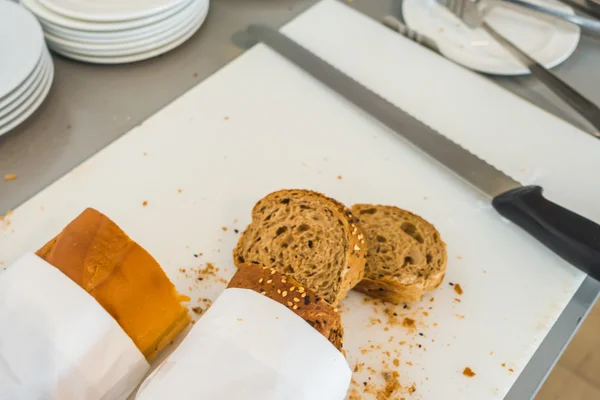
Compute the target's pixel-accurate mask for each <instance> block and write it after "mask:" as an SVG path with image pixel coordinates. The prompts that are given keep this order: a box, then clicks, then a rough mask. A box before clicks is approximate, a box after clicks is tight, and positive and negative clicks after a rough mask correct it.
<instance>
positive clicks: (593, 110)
mask: <svg viewBox="0 0 600 400" xmlns="http://www.w3.org/2000/svg"><path fill="white" fill-rule="evenodd" d="M437 1H438V3H439V4H441V5H443V6H444V7H446V8H448V10H450V12H452V13H453V14H455V15H456V16H457V17H458V18H460V19H461V20H462V21H463V22H464V23H465V24H466V25H467V26H469V27H470V28H477V27H481V28H482V29H484V30H485V31H486V32H487V33H488V34H489V35H490V36H491V37H492V38H494V39H495V40H496V41H497V42H498V43H500V44H501V45H502V46H503V47H504V48H506V49H507V50H508V51H509V52H510V53H511V54H512V55H513V56H514V57H515V58H516V59H518V60H519V61H520V62H521V63H522V64H524V65H525V66H526V67H527V68H529V70H530V71H531V73H532V74H533V75H534V76H535V77H536V78H538V79H539V80H540V81H541V82H542V83H543V84H545V85H546V86H547V87H548V89H550V90H552V91H553V92H554V93H555V94H556V95H558V96H559V97H560V98H561V99H563V100H564V101H565V102H566V103H567V104H568V105H569V106H570V107H572V108H573V109H574V110H575V111H577V112H578V113H579V114H580V115H581V116H582V117H583V118H585V120H586V121H588V122H589V123H590V124H591V125H592V126H593V127H594V128H595V130H594V132H590V134H591V135H592V136H594V137H596V138H600V109H599V108H598V107H597V106H596V105H595V104H594V103H592V102H591V101H590V100H588V99H586V98H585V97H583V96H582V95H581V94H579V92H577V91H576V90H575V89H573V88H572V87H571V86H569V85H568V84H567V83H566V82H564V81H563V80H562V79H560V78H559V77H557V76H556V75H554V74H553V73H552V72H550V71H548V70H547V69H546V68H544V66H542V65H541V64H540V63H538V62H537V61H535V60H534V59H533V58H531V57H530V56H529V55H527V53H525V52H524V51H522V50H521V49H519V48H518V47H517V46H516V45H515V44H514V43H512V42H511V41H509V40H508V39H506V38H505V37H504V36H502V35H501V34H500V33H498V32H497V31H496V30H495V29H494V28H492V27H491V26H490V25H489V24H488V23H487V22H485V19H484V18H485V13H486V9H485V8H482V7H480V4H479V1H477V0H475V1H473V0H437Z"/></svg>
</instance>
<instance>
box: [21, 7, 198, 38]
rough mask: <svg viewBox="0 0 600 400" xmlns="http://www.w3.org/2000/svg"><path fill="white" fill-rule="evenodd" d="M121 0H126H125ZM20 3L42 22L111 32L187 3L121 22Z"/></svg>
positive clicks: (163, 15)
mask: <svg viewBox="0 0 600 400" xmlns="http://www.w3.org/2000/svg"><path fill="white" fill-rule="evenodd" d="M123 1H124V2H126V0H123ZM21 4H22V5H24V6H25V7H26V8H28V9H29V10H30V11H31V12H32V13H34V14H35V15H36V16H37V17H38V18H39V19H40V21H41V22H42V24H45V23H52V24H54V25H59V26H61V27H65V28H72V29H76V30H82V31H91V32H113V31H118V30H123V29H132V28H138V27H141V26H146V25H151V24H154V23H156V22H158V21H162V20H163V19H165V18H168V17H170V16H171V15H173V14H175V13H177V12H179V11H180V10H181V9H182V8H183V7H185V6H186V4H188V3H187V2H186V1H181V2H180V3H178V4H177V5H175V6H174V7H171V8H169V9H167V10H165V11H163V12H161V13H158V14H153V15H150V16H147V17H143V18H138V19H132V20H128V21H121V22H91V21H83V20H79V19H73V18H69V17H66V16H64V15H61V14H57V13H55V12H54V11H52V10H50V9H48V8H47V7H45V6H43V5H42V4H41V3H40V2H39V0H21Z"/></svg>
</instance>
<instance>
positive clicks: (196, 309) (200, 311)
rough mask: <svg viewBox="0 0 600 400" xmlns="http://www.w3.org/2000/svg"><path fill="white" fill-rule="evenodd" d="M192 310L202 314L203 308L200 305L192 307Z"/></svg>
mask: <svg viewBox="0 0 600 400" xmlns="http://www.w3.org/2000/svg"><path fill="white" fill-rule="evenodd" d="M192 311H193V312H194V313H196V314H198V315H202V314H204V309H203V308H202V307H192Z"/></svg>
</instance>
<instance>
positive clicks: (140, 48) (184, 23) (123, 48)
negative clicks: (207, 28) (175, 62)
mask: <svg viewBox="0 0 600 400" xmlns="http://www.w3.org/2000/svg"><path fill="white" fill-rule="evenodd" d="M193 5H194V7H193V9H191V10H189V12H188V13H187V15H184V17H185V18H184V19H183V20H181V21H178V23H176V24H175V25H174V26H172V27H170V28H168V29H166V30H164V31H163V32H160V31H158V32H155V33H154V34H153V35H151V36H150V37H148V38H143V39H141V40H134V41H122V42H119V43H112V44H104V43H89V42H86V41H75V40H67V39H63V38H61V37H58V36H55V35H52V34H50V33H48V32H46V40H47V41H48V44H49V45H50V46H60V47H61V48H63V49H65V50H68V51H72V52H76V53H81V54H88V55H96V56H103V55H108V56H121V55H128V54H135V53H140V52H144V51H148V50H151V49H154V48H156V47H160V46H162V45H164V44H167V43H169V42H172V41H173V40H174V39H176V38H178V37H179V36H181V35H182V34H184V33H185V32H187V31H188V30H189V28H190V27H191V26H192V25H194V24H195V23H196V22H197V21H198V18H199V17H200V16H201V15H202V13H203V12H204V11H205V9H206V7H207V5H206V3H205V2H204V0H197V1H194V4H193Z"/></svg>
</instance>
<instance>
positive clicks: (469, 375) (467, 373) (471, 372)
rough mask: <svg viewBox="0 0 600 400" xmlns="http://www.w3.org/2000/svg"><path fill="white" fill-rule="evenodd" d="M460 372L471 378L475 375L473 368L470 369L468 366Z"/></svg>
mask: <svg viewBox="0 0 600 400" xmlns="http://www.w3.org/2000/svg"><path fill="white" fill-rule="evenodd" d="M462 373H463V375H464V376H466V377H469V378H472V377H474V376H475V375H477V374H476V373H475V372H473V370H472V369H471V368H469V367H466V368H465V369H464V370H463V372H462Z"/></svg>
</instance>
